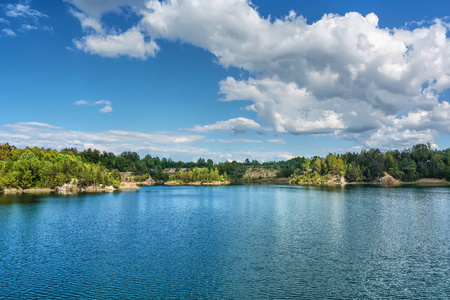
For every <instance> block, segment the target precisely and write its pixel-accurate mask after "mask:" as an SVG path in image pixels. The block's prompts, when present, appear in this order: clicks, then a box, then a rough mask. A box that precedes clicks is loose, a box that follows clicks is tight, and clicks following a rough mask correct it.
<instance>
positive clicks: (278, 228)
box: [0, 186, 450, 299]
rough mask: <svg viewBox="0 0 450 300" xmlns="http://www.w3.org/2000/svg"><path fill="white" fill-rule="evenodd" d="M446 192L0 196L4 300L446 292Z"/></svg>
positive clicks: (449, 245)
mask: <svg viewBox="0 0 450 300" xmlns="http://www.w3.org/2000/svg"><path fill="white" fill-rule="evenodd" d="M449 278H450V189H449V188H447V187H433V188H418V187H401V188H380V187H367V186H363V187H353V186H351V187H346V188H324V187H297V186H228V187H164V186H154V187H144V188H142V189H141V190H139V191H136V192H122V193H113V194H96V195H93V194H86V195H77V196H67V197H63V196H29V195H25V196H20V197H16V196H8V197H7V196H4V195H3V196H0V298H2V299H10V298H11V299H22V298H33V299H40V298H42V299H61V298H84V299H86V298H98V299H106V298H109V299H110V298H117V299H149V298H151V299H158V298H188V299H189V298H197V299H198V298H209V299H211V298H213V299H232V298H235V299H245V298H249V299H263V298H271V299H273V298H283V299H289V298H346V299H348V298H449V297H450V283H449Z"/></svg>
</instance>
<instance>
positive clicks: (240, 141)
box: [207, 139, 263, 144]
mask: <svg viewBox="0 0 450 300" xmlns="http://www.w3.org/2000/svg"><path fill="white" fill-rule="evenodd" d="M207 142H218V143H225V144H229V143H262V142H263V141H262V140H252V139H229V140H225V139H218V140H214V139H213V140H208V141H207Z"/></svg>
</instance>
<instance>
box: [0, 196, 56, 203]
mask: <svg viewBox="0 0 450 300" xmlns="http://www.w3.org/2000/svg"><path fill="white" fill-rule="evenodd" d="M49 195H50V194H0V205H11V204H37V203H40V202H41V201H42V199H43V198H45V197H48V196H49Z"/></svg>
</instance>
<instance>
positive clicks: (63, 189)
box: [55, 179, 81, 195]
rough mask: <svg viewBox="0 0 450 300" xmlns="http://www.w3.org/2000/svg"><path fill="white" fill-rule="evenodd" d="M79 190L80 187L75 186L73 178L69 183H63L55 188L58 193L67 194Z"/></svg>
mask: <svg viewBox="0 0 450 300" xmlns="http://www.w3.org/2000/svg"><path fill="white" fill-rule="evenodd" d="M80 191H81V188H80V187H78V186H77V182H76V180H75V179H72V181H70V182H69V183H65V184H64V185H63V186H59V187H57V188H55V192H56V193H58V194H63V195H69V194H76V193H78V192H80Z"/></svg>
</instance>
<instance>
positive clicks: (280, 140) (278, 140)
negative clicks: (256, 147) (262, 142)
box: [267, 139, 286, 144]
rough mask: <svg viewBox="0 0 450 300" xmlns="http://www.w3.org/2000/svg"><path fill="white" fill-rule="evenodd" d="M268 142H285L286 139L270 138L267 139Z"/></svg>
mask: <svg viewBox="0 0 450 300" xmlns="http://www.w3.org/2000/svg"><path fill="white" fill-rule="evenodd" d="M267 142H268V143H274V144H286V141H285V140H283V139H270V140H267Z"/></svg>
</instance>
